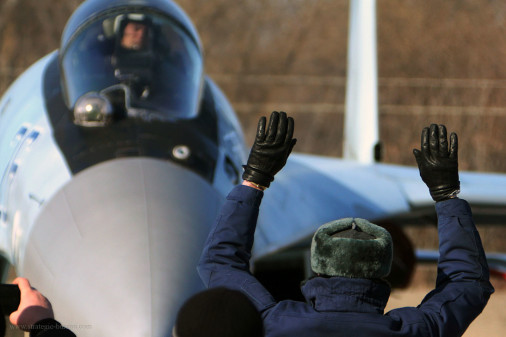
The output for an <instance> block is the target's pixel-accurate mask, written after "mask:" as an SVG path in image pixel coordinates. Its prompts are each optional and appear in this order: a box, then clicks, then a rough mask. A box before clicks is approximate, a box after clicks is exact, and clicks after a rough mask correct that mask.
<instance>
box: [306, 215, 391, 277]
mask: <svg viewBox="0 0 506 337" xmlns="http://www.w3.org/2000/svg"><path fill="white" fill-rule="evenodd" d="M392 255H393V244H392V238H391V236H390V233H388V231H387V230H386V229H384V228H383V227H380V226H377V225H374V224H372V223H370V222H369V221H367V220H364V219H359V218H345V219H340V220H334V221H331V222H328V223H326V224H324V225H322V226H321V227H320V228H318V230H317V231H316V233H315V234H314V236H313V241H312V243H311V269H313V271H314V272H315V273H317V274H321V275H326V276H343V277H350V278H368V279H374V278H382V277H386V276H388V274H389V273H390V267H391V265H392Z"/></svg>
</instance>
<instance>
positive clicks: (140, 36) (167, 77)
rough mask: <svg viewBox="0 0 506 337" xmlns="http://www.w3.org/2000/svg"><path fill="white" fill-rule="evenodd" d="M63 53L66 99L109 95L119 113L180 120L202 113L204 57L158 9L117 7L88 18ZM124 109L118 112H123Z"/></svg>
mask: <svg viewBox="0 0 506 337" xmlns="http://www.w3.org/2000/svg"><path fill="white" fill-rule="evenodd" d="M64 47H65V48H64V49H63V50H61V51H60V52H61V54H60V70H61V76H62V86H63V91H64V99H65V103H66V105H67V107H68V108H69V109H72V110H74V108H75V105H76V102H78V100H80V99H81V100H80V101H83V100H84V102H85V103H84V104H85V107H84V110H83V109H81V108H80V109H81V110H82V111H86V109H87V106H86V97H87V95H92V96H93V95H95V96H96V95H97V94H99V95H101V96H103V97H106V98H107V99H108V100H109V101H110V102H111V104H112V106H113V107H114V111H115V114H118V113H119V114H122V115H124V117H135V118H143V119H161V120H166V119H168V120H176V119H188V118H193V117H195V116H196V114H197V113H198V109H199V104H200V97H201V91H202V83H203V60H202V55H201V52H200V49H199V47H198V45H197V44H196V41H194V40H193V39H192V37H191V35H190V34H189V33H188V32H187V31H186V30H185V29H184V28H183V27H182V26H180V25H178V24H177V23H176V22H174V21H173V20H172V19H171V18H169V17H167V16H164V15H162V14H160V13H157V12H151V11H150V12H147V13H142V12H140V11H139V12H125V13H119V12H118V11H114V13H113V14H111V12H109V14H104V15H102V16H98V17H97V18H95V19H94V20H91V21H90V22H88V23H86V24H85V25H83V26H82V27H80V28H79V30H78V31H77V32H76V34H74V35H73V37H72V38H71V39H70V41H68V43H66V44H65V46H64ZM118 111H119V112H118Z"/></svg>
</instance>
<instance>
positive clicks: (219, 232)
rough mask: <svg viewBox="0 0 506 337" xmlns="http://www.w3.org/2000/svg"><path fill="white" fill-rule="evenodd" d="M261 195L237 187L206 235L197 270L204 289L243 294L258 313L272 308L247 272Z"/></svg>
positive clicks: (249, 188)
mask: <svg viewBox="0 0 506 337" xmlns="http://www.w3.org/2000/svg"><path fill="white" fill-rule="evenodd" d="M262 197H263V192H261V191H259V190H256V189H254V188H251V187H248V186H243V185H239V186H236V187H235V188H234V189H233V190H232V191H231V192H230V194H229V195H228V196H227V199H226V201H225V203H224V205H223V206H222V208H221V211H220V213H219V214H218V217H217V219H216V222H215V224H214V226H213V228H212V229H211V232H210V233H209V236H208V238H207V241H206V244H205V246H204V250H203V252H202V255H201V257H200V261H199V264H198V266H197V270H198V272H199V275H200V278H201V279H202V281H203V282H204V285H205V286H206V287H207V288H211V287H227V288H230V289H235V290H239V291H242V292H243V293H245V294H246V295H247V296H248V297H249V298H250V300H251V301H252V302H253V304H254V305H255V306H256V307H257V309H258V310H259V311H263V310H265V309H267V308H268V307H271V306H273V305H274V304H275V301H274V299H273V297H272V296H271V294H270V293H269V292H268V291H267V290H266V289H265V288H264V287H263V286H262V284H261V283H260V282H259V281H258V280H257V279H256V278H255V277H254V276H253V275H252V274H251V272H250V258H251V249H252V247H253V239H254V234H255V229H256V222H257V218H258V212H259V206H260V202H261V200H262Z"/></svg>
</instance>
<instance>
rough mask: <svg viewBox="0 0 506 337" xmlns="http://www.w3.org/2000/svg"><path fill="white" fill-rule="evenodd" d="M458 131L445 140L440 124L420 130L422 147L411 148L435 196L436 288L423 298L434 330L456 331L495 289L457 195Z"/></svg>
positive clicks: (463, 327) (468, 210)
mask: <svg viewBox="0 0 506 337" xmlns="http://www.w3.org/2000/svg"><path fill="white" fill-rule="evenodd" d="M457 142H458V141H457V135H456V134H455V133H452V134H451V136H450V144H448V141H447V134H446V128H445V126H444V125H439V126H438V125H436V124H432V125H431V126H430V128H424V129H423V131H422V140H421V151H420V150H414V155H415V157H416V161H417V163H418V167H419V170H420V176H421V177H422V179H423V181H424V182H425V183H426V185H427V186H428V188H429V191H430V194H431V196H432V198H433V199H434V201H436V212H437V215H438V235H439V253H440V257H439V261H438V275H437V281H436V288H435V289H434V290H433V291H432V292H430V293H429V294H428V295H427V296H426V298H425V299H424V300H423V301H422V303H421V304H420V306H419V309H420V310H422V312H423V313H424V314H425V318H426V319H427V322H428V323H429V325H430V327H431V330H433V331H439V336H441V337H444V336H461V335H462V334H463V333H464V332H465V330H466V329H467V327H468V326H469V324H471V322H472V321H473V320H474V319H475V318H476V317H477V316H478V315H479V314H480V313H481V311H482V310H483V308H484V307H485V305H486V304H487V301H488V299H489V297H490V294H491V293H492V292H493V291H494V290H493V287H492V285H491V284H490V282H489V270H488V265H487V262H486V258H485V252H484V250H483V246H482V243H481V239H480V236H479V234H478V231H477V230H476V227H475V225H474V222H473V218H472V213H471V208H470V207H469V205H468V203H467V202H466V201H465V200H462V199H459V198H457V194H458V193H459V188H460V183H459V174H458V156H457V151H458V143H457Z"/></svg>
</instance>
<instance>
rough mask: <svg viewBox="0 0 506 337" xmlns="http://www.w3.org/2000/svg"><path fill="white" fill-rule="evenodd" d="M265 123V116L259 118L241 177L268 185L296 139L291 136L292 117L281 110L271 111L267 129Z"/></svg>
mask: <svg viewBox="0 0 506 337" xmlns="http://www.w3.org/2000/svg"><path fill="white" fill-rule="evenodd" d="M265 124H266V119H265V117H262V118H260V120H259V122H258V128H257V135H256V138H255V143H254V144H253V147H252V148H251V152H250V154H249V158H248V163H247V164H246V165H244V166H243V167H244V173H243V175H242V178H243V179H244V180H247V181H250V182H252V183H255V184H258V185H260V186H263V187H269V185H270V184H271V181H273V180H274V175H275V174H276V173H278V172H279V170H281V169H282V168H283V166H285V164H286V160H287V159H288V156H289V155H290V152H292V148H293V146H294V145H295V143H296V142H297V139H295V138H293V127H294V126H293V118H292V117H287V116H286V113H285V112H283V111H281V112H277V111H274V112H272V114H271V117H270V120H269V126H268V127H267V130H266V129H265Z"/></svg>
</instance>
